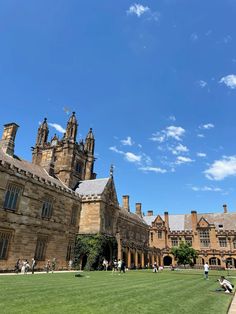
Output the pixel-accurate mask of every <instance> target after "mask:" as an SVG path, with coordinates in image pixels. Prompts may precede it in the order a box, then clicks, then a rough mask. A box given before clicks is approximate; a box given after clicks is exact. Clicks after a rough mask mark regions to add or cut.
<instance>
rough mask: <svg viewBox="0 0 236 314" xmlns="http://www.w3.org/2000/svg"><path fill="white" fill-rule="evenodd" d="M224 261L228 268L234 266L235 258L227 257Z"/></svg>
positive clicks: (235, 266) (235, 264)
mask: <svg viewBox="0 0 236 314" xmlns="http://www.w3.org/2000/svg"><path fill="white" fill-rule="evenodd" d="M225 263H226V265H227V266H229V267H230V268H236V259H235V258H233V257H227V258H226V260H225Z"/></svg>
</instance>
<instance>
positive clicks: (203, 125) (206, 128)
mask: <svg viewBox="0 0 236 314" xmlns="http://www.w3.org/2000/svg"><path fill="white" fill-rule="evenodd" d="M214 127H215V126H214V124H212V123H207V124H202V125H200V126H199V129H202V130H209V129H212V128H214Z"/></svg>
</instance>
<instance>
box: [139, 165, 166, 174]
mask: <svg viewBox="0 0 236 314" xmlns="http://www.w3.org/2000/svg"><path fill="white" fill-rule="evenodd" d="M139 170H142V171H144V172H155V173H166V172H167V171H166V169H162V168H159V167H148V166H147V167H140V168H139Z"/></svg>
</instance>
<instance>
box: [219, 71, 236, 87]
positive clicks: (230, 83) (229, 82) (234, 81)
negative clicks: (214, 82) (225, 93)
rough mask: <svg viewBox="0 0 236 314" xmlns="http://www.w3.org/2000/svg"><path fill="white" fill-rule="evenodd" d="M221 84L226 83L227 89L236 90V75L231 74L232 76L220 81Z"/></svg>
mask: <svg viewBox="0 0 236 314" xmlns="http://www.w3.org/2000/svg"><path fill="white" fill-rule="evenodd" d="M219 83H224V84H225V85H226V86H227V87H229V88H231V89H235V88H236V75H235V74H230V75H227V76H224V77H222V78H221V79H220V81H219Z"/></svg>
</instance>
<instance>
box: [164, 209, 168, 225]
mask: <svg viewBox="0 0 236 314" xmlns="http://www.w3.org/2000/svg"><path fill="white" fill-rule="evenodd" d="M164 217H165V226H166V229H169V214H168V212H164Z"/></svg>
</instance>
